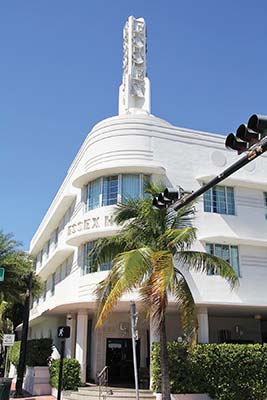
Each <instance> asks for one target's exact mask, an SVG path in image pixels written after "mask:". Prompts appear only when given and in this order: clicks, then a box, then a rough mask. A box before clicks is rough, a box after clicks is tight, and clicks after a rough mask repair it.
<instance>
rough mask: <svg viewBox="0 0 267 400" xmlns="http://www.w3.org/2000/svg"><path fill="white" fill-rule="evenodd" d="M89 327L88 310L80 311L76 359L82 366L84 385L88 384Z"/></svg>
mask: <svg viewBox="0 0 267 400" xmlns="http://www.w3.org/2000/svg"><path fill="white" fill-rule="evenodd" d="M87 325H88V314H87V311H86V310H80V311H78V314H77V333H76V347H75V358H76V359H77V360H78V361H79V363H80V364H81V381H82V383H85V382H86V354H87Z"/></svg>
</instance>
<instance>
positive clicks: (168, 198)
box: [152, 186, 184, 209]
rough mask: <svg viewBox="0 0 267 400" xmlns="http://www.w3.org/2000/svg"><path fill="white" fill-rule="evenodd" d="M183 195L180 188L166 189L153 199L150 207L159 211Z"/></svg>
mask: <svg viewBox="0 0 267 400" xmlns="http://www.w3.org/2000/svg"><path fill="white" fill-rule="evenodd" d="M183 195H184V190H183V188H181V187H180V186H178V188H166V189H165V190H164V192H162V193H160V194H159V195H158V197H154V198H153V202H152V205H153V207H156V208H159V209H163V208H168V207H169V206H170V205H172V204H173V203H174V202H175V201H176V200H178V199H180V198H181V197H182V196H183Z"/></svg>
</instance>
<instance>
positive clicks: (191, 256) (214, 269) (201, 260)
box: [176, 251, 238, 288]
mask: <svg viewBox="0 0 267 400" xmlns="http://www.w3.org/2000/svg"><path fill="white" fill-rule="evenodd" d="M176 258H177V263H178V268H179V266H183V267H184V268H186V269H189V270H194V271H196V272H201V273H206V274H207V273H210V274H216V275H219V276H221V277H222V278H224V279H225V280H226V281H227V282H228V283H229V284H230V286H231V287H232V288H234V287H235V286H237V285H238V276H237V274H236V273H235V271H234V270H233V268H232V267H231V265H230V264H229V263H228V262H227V261H225V260H223V259H222V258H220V257H217V256H214V255H212V254H209V253H203V252H199V251H180V252H177V253H176Z"/></svg>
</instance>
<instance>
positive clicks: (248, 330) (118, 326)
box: [30, 304, 267, 387]
mask: <svg viewBox="0 0 267 400" xmlns="http://www.w3.org/2000/svg"><path fill="white" fill-rule="evenodd" d="M69 309H71V311H70V312H68V313H66V309H65V308H64V310H63V309H62V310H60V309H55V310H53V311H52V310H50V312H49V313H47V314H46V315H45V316H44V315H43V316H40V317H39V318H36V319H34V320H33V321H32V322H31V328H30V337H31V338H38V337H49V336H50V337H52V338H53V340H54V344H55V350H54V356H55V357H57V356H58V351H57V350H58V348H59V343H58V341H57V338H56V328H57V326H60V325H69V326H70V327H71V337H70V338H69V339H67V340H66V356H67V357H74V358H76V359H77V360H78V361H79V362H80V364H81V379H82V382H97V374H98V373H99V372H100V371H101V370H102V369H103V367H104V366H106V365H107V366H108V367H109V384H111V385H114V386H116V384H120V385H121V384H123V385H125V386H129V387H131V386H132V385H133V381H134V380H133V358H132V357H133V356H132V342H131V324H130V313H129V310H127V306H126V304H124V308H123V309H122V310H119V309H118V310H115V311H114V312H113V313H112V314H111V315H110V317H109V318H108V320H107V321H106V322H105V324H104V325H103V326H102V327H101V328H98V329H96V328H95V325H96V311H95V310H92V309H89V308H86V307H84V308H78V309H75V308H74V307H73V305H72V307H70V308H69ZM197 314H198V324H199V331H198V342H199V343H225V342H226V343H261V342H266V341H267V313H266V312H265V310H264V309H262V308H259V307H230V306H229V307H225V306H224V307H222V306H214V305H212V306H201V307H200V306H199V307H198V308H197ZM137 328H138V341H137V361H138V369H139V376H140V381H141V383H142V385H143V387H146V386H148V385H149V379H150V354H151V344H152V343H153V342H157V341H159V334H158V332H157V331H156V330H155V328H154V327H153V325H152V324H151V321H150V320H149V319H148V318H146V316H145V314H144V313H143V312H142V310H141V309H140V310H139V316H138V324H137ZM166 329H167V339H168V341H172V340H177V339H178V338H179V340H182V337H183V336H182V335H183V332H182V329H181V324H180V321H179V314H178V312H177V309H176V307H174V306H170V307H169V309H168V312H167V315H166Z"/></svg>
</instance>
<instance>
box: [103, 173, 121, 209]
mask: <svg viewBox="0 0 267 400" xmlns="http://www.w3.org/2000/svg"><path fill="white" fill-rule="evenodd" d="M117 202H118V176H107V177H105V178H104V180H103V200H102V205H103V206H111V205H112V204H117Z"/></svg>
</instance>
